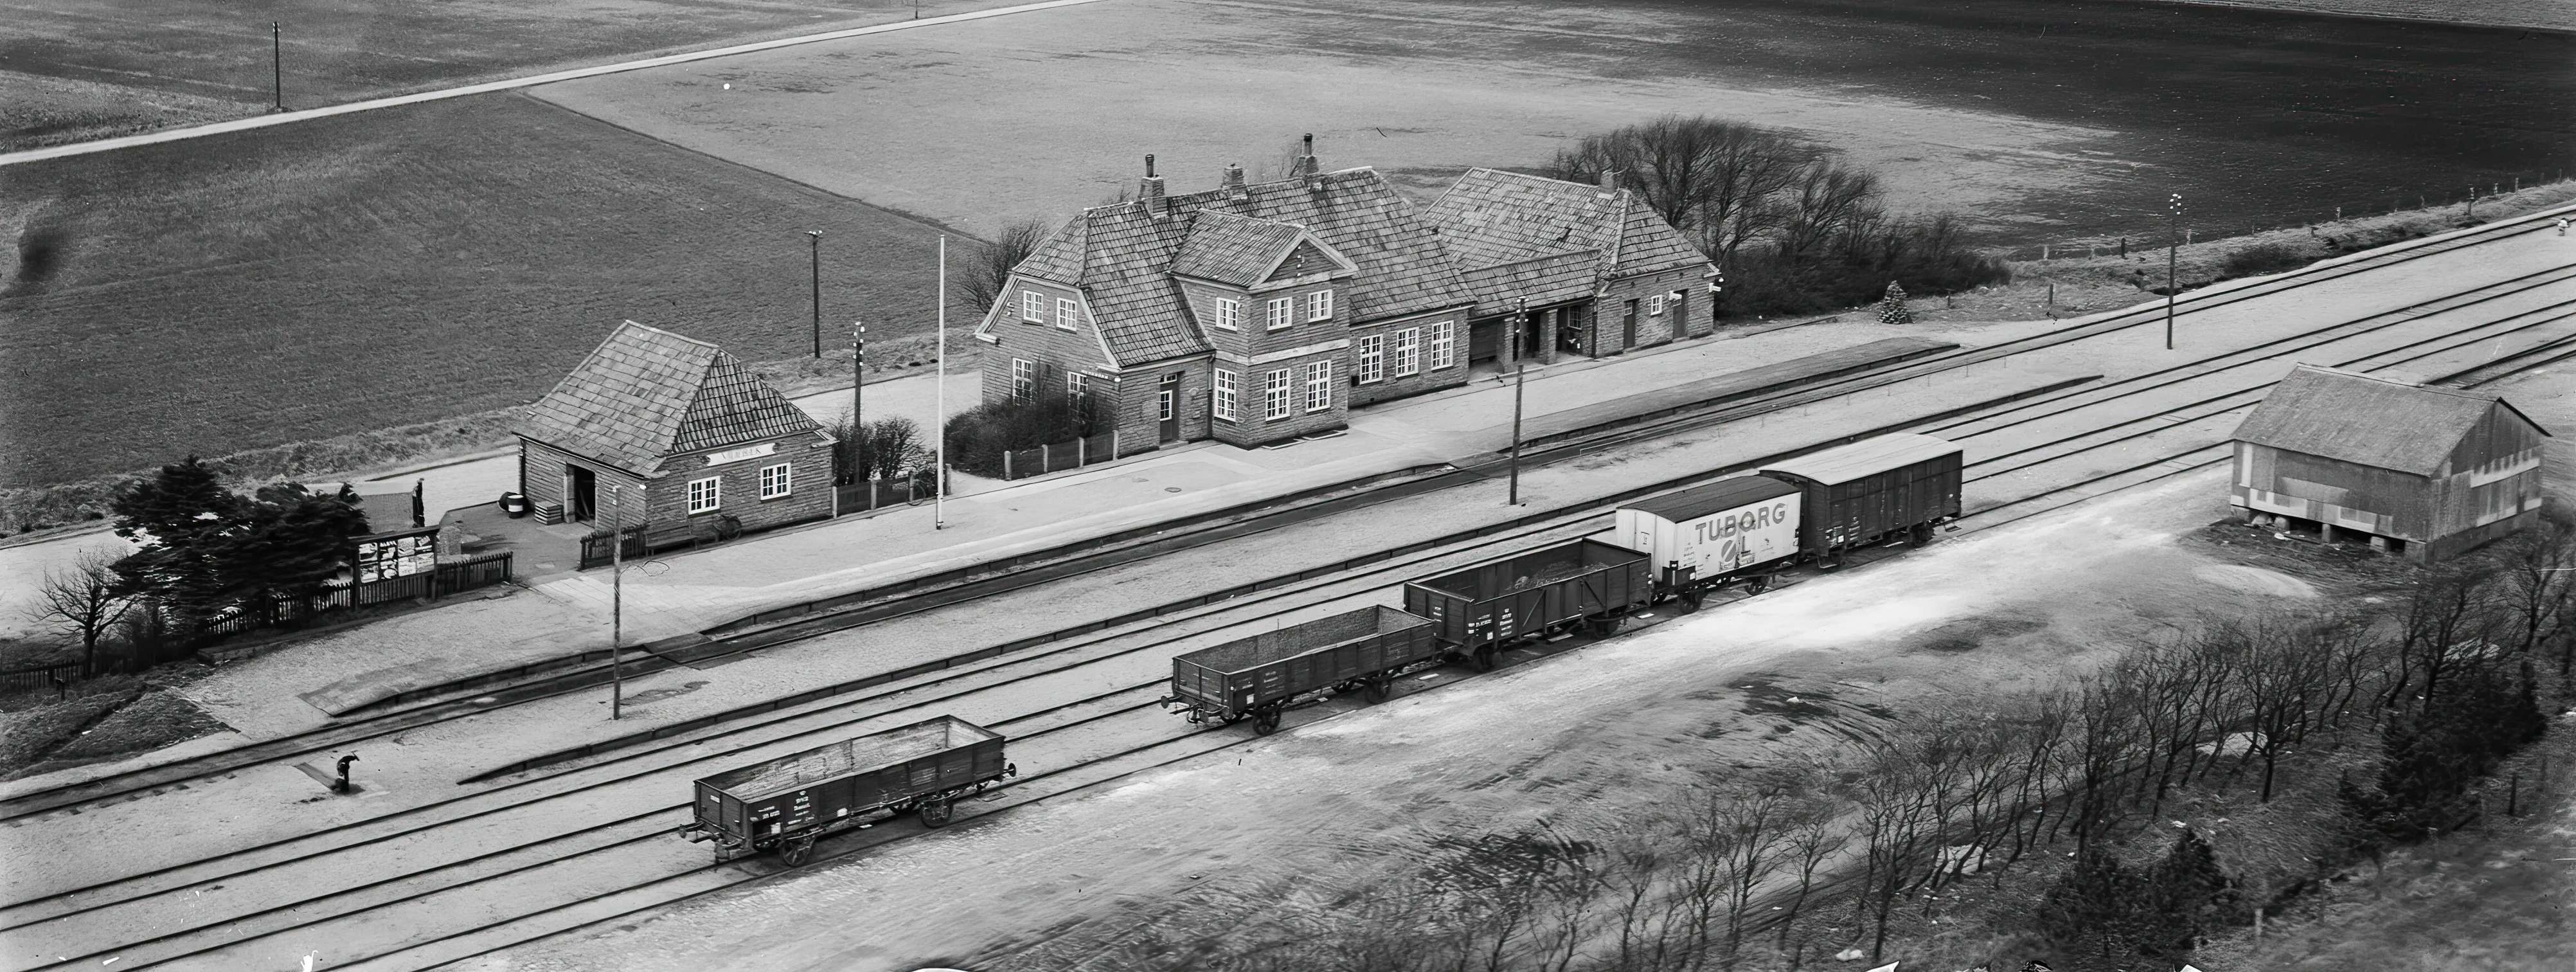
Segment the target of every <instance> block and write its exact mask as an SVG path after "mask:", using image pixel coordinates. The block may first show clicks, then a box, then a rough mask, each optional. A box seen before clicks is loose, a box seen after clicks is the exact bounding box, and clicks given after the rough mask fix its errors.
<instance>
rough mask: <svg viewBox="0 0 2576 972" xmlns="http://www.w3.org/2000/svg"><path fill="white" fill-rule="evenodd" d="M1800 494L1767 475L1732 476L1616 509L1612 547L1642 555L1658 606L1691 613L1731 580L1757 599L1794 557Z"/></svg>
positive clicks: (1800, 502)
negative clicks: (1667, 602)
mask: <svg viewBox="0 0 2576 972" xmlns="http://www.w3.org/2000/svg"><path fill="white" fill-rule="evenodd" d="M1803 499H1804V491H1803V490H1800V489H1799V488H1798V487H1797V486H1794V485H1791V484H1789V483H1787V482H1784V481H1781V480H1777V479H1772V478H1770V477H1767V476H1735V477H1731V478H1728V479H1721V480H1718V481H1716V482H1713V483H1708V484H1705V485H1700V486H1693V487H1691V488H1689V489H1685V490H1682V491H1681V492H1678V493H1672V494H1669V495H1665V496H1658V497H1655V498H1654V499H1650V500H1646V501H1644V502H1641V503H1638V504H1636V505H1634V506H1625V507H1621V508H1620V509H1619V512H1618V513H1617V515H1616V517H1615V525H1614V526H1613V527H1612V528H1611V533H1610V539H1611V541H1612V542H1614V543H1617V544H1618V545H1620V546H1623V547H1626V548H1628V549H1630V550H1634V551H1637V552H1638V553H1642V554H1645V555H1646V558H1647V564H1648V566H1649V567H1651V568H1652V569H1653V570H1654V585H1655V593H1654V597H1655V600H1657V601H1662V600H1664V599H1665V598H1670V597H1679V598H1681V599H1682V602H1683V603H1684V604H1687V605H1689V609H1690V610H1698V608H1699V604H1700V599H1701V598H1702V597H1704V596H1705V595H1707V594H1708V592H1710V591H1714V590H1717V589H1719V588H1722V587H1725V586H1727V585H1729V584H1732V583H1735V582H1737V581H1739V580H1740V581H1742V582H1744V585H1745V587H1746V588H1748V589H1750V590H1751V591H1752V592H1753V593H1756V594H1759V593H1762V592H1763V591H1764V590H1766V589H1768V588H1769V587H1770V586H1771V575H1772V574H1773V573H1774V572H1776V571H1778V570H1779V569H1780V568H1782V567H1785V566H1787V565H1788V564H1789V563H1791V562H1792V561H1794V560H1795V559H1796V558H1797V556H1798V511H1799V507H1800V506H1801V504H1802V501H1803Z"/></svg>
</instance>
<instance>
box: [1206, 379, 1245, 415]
mask: <svg viewBox="0 0 2576 972" xmlns="http://www.w3.org/2000/svg"><path fill="white" fill-rule="evenodd" d="M1215 389H1216V391H1215V393H1214V394H1212V395H1211V396H1210V397H1209V408H1208V410H1209V411H1211V412H1213V413H1215V415H1216V417H1218V418H1221V419H1224V420H1226V421H1228V422H1232V421H1234V415H1235V412H1234V402H1235V398H1236V396H1238V395H1241V394H1242V393H1243V378H1242V377H1241V376H1239V375H1236V374H1235V373H1234V372H1231V371H1227V370H1225V369H1223V368H1218V369H1217V370H1216V385H1215Z"/></svg>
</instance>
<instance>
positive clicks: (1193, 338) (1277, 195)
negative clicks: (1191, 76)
mask: <svg viewBox="0 0 2576 972" xmlns="http://www.w3.org/2000/svg"><path fill="white" fill-rule="evenodd" d="M1310 182H1311V183H1312V185H1313V188H1309V184H1310ZM1164 204H1165V205H1166V206H1168V207H1170V211H1171V214H1172V215H1171V217H1170V218H1165V219H1159V220H1158V219H1153V218H1150V217H1149V216H1147V215H1146V213H1145V205H1144V203H1143V202H1141V201H1131V202H1123V203H1116V204H1113V205H1108V206H1095V207H1092V208H1090V209H1086V210H1083V211H1082V214H1081V215H1079V216H1076V217H1074V218H1073V220H1072V221H1071V222H1069V223H1067V224H1066V225H1065V226H1064V227H1062V228H1060V229H1058V230H1056V232H1055V233H1053V234H1051V235H1049V236H1048V237H1047V239H1046V240H1045V241H1044V242H1042V243H1040V244H1039V245H1038V247H1037V249H1036V250H1035V251H1033V252H1032V253H1030V255H1029V257H1028V259H1026V260H1023V261H1021V263H1020V265H1019V266H1018V267H1016V268H1015V272H1018V273H1023V274H1028V275H1030V276H1034V277H1038V278H1041V279H1045V280H1052V281H1055V282H1057V283H1063V284H1068V285H1072V286H1075V287H1080V288H1082V290H1083V292H1084V294H1085V295H1086V297H1087V298H1088V299H1089V302H1090V305H1091V312H1092V316H1093V318H1094V320H1095V322H1096V323H1097V324H1098V326H1099V328H1100V332H1101V336H1102V337H1103V338H1104V340H1105V341H1106V343H1107V344H1108V345H1109V352H1110V355H1111V356H1112V357H1113V358H1115V359H1116V360H1117V362H1118V363H1119V364H1120V365H1121V366H1133V365H1139V364H1145V363H1149V362H1154V361H1161V360H1165V359H1168V358H1173V357H1179V356H1182V355H1187V354H1194V353H1198V352H1203V351H1206V350H1207V349H1208V344H1207V341H1206V339H1205V337H1204V336H1203V335H1202V334H1201V333H1200V332H1199V330H1198V327H1197V324H1196V322H1195V321H1194V320H1193V319H1192V318H1191V317H1190V314H1189V309H1188V305H1187V304H1185V303H1184V302H1183V300H1182V298H1181V293H1180V288H1179V285H1178V284H1176V283H1175V282H1173V280H1172V279H1171V275H1172V274H1173V273H1175V272H1179V271H1178V270H1177V268H1176V264H1177V261H1178V260H1179V259H1180V255H1181V251H1182V249H1183V248H1184V245H1185V244H1186V243H1187V241H1188V239H1189V238H1190V237H1191V236H1192V235H1193V234H1192V232H1191V228H1192V227H1193V226H1196V225H1199V220H1198V219H1197V216H1198V214H1201V213H1207V214H1213V215H1219V216H1235V217H1243V218H1244V222H1247V223H1254V224H1261V223H1269V224H1288V225H1291V226H1294V227H1302V228H1303V229H1304V230H1305V231H1306V232H1308V233H1312V234H1313V235H1314V237H1315V238H1316V239H1319V240H1322V241H1323V243H1324V244H1325V245H1326V246H1329V247H1331V248H1332V249H1333V250H1334V252H1337V253H1339V254H1341V255H1342V257H1343V258H1345V259H1347V260H1349V261H1351V263H1352V265H1353V266H1355V267H1357V268H1358V272H1357V273H1356V274H1355V275H1353V276H1352V277H1351V278H1350V279H1349V280H1348V281H1346V282H1344V283H1342V284H1340V285H1338V286H1337V287H1335V288H1334V296H1335V298H1336V302H1337V303H1338V304H1339V305H1340V306H1341V308H1342V309H1343V310H1344V312H1345V313H1346V314H1347V315H1348V316H1349V318H1350V319H1351V320H1355V321H1364V320H1374V319H1377V318H1382V317H1390V316H1395V315H1400V314H1410V313H1416V312H1420V311H1428V310H1435V309H1438V308H1441V307H1452V306H1457V305H1460V304H1466V303H1469V302H1471V301H1472V300H1473V299H1474V298H1473V297H1472V296H1471V295H1470V294H1469V292H1468V290H1467V287H1466V284H1465V282H1464V281H1463V280H1461V279H1460V278H1459V276H1458V271H1457V268H1456V267H1455V266H1454V265H1453V264H1452V263H1451V261H1450V260H1449V256H1448V252H1447V251H1446V250H1445V249H1444V248H1443V247H1442V243H1441V240H1440V237H1439V234H1437V233H1435V232H1433V230H1432V228H1431V224H1430V223H1429V222H1427V221H1425V220H1423V219H1422V218H1420V217H1419V216H1418V215H1417V214H1416V213H1415V212H1414V211H1413V208H1412V205H1411V204H1410V203H1407V202H1405V201H1404V197H1403V196H1401V195H1398V194H1397V193H1396V191H1395V187H1394V186H1392V185H1390V184H1388V183H1387V181H1386V180H1385V179H1384V178H1381V177H1380V176H1379V175H1378V174H1377V172H1376V170H1374V169H1367V168H1359V169H1346V170H1343V171H1340V172H1327V173H1323V174H1320V175H1316V176H1313V177H1310V178H1299V179H1283V180H1279V181H1276V182H1263V183H1255V184H1252V185H1248V186H1245V187H1243V189H1242V197H1241V198H1239V199H1238V198H1235V197H1234V196H1233V194H1231V193H1229V192H1227V191H1226V190H1224V189H1215V190H1210V191H1207V192H1199V193H1188V194H1184V195H1177V196H1168V197H1166V198H1165V200H1164ZM1219 223H1224V221H1222V220H1213V221H1211V222H1210V225H1218V224H1219ZM1224 225H1227V226H1229V227H1231V226H1232V225H1233V224H1231V223H1224ZM1227 232H1234V230H1232V229H1229V230H1227ZM1243 232H1244V233H1245V234H1246V235H1247V236H1249V235H1250V232H1251V231H1250V230H1248V229H1247V230H1244V231H1243ZM1263 232H1271V231H1268V230H1264V231H1263ZM1236 242H1245V245H1250V244H1249V243H1248V242H1246V241H1243V240H1237V241H1236ZM1212 249H1214V247H1213V246H1212ZM1273 255H1274V256H1275V253H1274V254H1273ZM1194 259H1195V258H1194ZM1210 259H1211V260H1213V259H1214V256H1213V255H1211V257H1210ZM1194 266H1195V265H1194ZM1193 275H1194V276H1197V275H1201V274H1195V273H1194V274H1193ZM1212 279H1223V278H1212Z"/></svg>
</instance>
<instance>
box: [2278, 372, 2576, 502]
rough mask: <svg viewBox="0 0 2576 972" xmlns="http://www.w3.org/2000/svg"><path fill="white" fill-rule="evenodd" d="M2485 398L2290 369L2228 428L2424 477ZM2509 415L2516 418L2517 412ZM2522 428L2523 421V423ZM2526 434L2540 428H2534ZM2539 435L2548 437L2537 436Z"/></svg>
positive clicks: (2481, 412)
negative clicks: (2240, 419)
mask: <svg viewBox="0 0 2576 972" xmlns="http://www.w3.org/2000/svg"><path fill="white" fill-rule="evenodd" d="M2498 404H2503V405H2504V407H2505V408H2508V409H2511V408H2513V405H2512V404H2510V403H2507V402H2505V401H2504V399H2503V397H2502V396H2499V395H2496V394H2493V393H2491V392H2479V391H2469V390H2466V389H2460V388H2436V387H2432V386H2428V385H2418V384H2414V383H2412V382H2404V381H2395V380H2391V379H2387V378H2374V377H2371V376H2369V375H2364V374H2359V373H2356V372H2350V371H2342V370H2339V369H2335V368H2321V367H2317V366H2315V365H2300V366H2298V367H2296V368H2292V369H2290V374H2289V376H2288V377H2285V378H2283V379H2281V381H2280V382H2279V383H2278V384H2275V385H2273V386H2272V390H2271V391H2270V392H2269V393H2267V394H2265V395H2264V396H2263V403H2262V404H2261V405H2257V406H2255V407H2254V412H2253V414H2250V415H2247V416H2245V421H2244V422H2241V423H2239V424H2238V425H2237V426H2236V439H2237V441H2240V442H2251V443H2254V444H2255V445H2263V446H2270V447H2272V448H2275V449H2287V450H2289V451H2291V452H2301V453H2306V454H2308V455H2312V456H2324V457H2326V458H2328V459H2340V460H2343V461H2345V462H2351V463H2358V464H2361V465H2364V466H2370V467H2373V468H2377V469H2393V470H2396V471H2398V472H2407V473H2413V474H2415V475H2418V476H2430V475H2433V474H2434V473H2436V472H2438V471H2440V470H2441V468H2442V462H2443V460H2445V459H2447V458H2449V457H2450V455H2451V450H2452V449H2454V448H2457V447H2458V446H2459V444H2460V440H2461V439H2462V438H2464V437H2466V436H2467V435H2468V434H2469V432H2470V431H2471V430H2472V429H2475V428H2476V427H2477V425H2478V422H2479V421H2480V420H2482V419H2484V418H2485V417H2486V414H2487V410H2488V409H2490V408H2494V407H2495V406H2497V405H2498ZM2514 414H2515V415H2517V416H2521V414H2522V413H2521V411H2520V410H2515V412H2514ZM2523 420H2524V421H2526V422H2528V421H2530V418H2529V417H2528V416H2523ZM2532 427H2533V428H2540V424H2539V423H2537V422H2533V423H2532ZM2541 434H2543V435H2547V434H2549V430H2547V429H2541Z"/></svg>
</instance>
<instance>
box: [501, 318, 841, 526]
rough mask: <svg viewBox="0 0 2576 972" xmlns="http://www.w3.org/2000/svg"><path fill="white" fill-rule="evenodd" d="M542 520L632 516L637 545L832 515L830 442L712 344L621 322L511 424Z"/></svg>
mask: <svg viewBox="0 0 2576 972" xmlns="http://www.w3.org/2000/svg"><path fill="white" fill-rule="evenodd" d="M511 432H512V433H513V434H516V435H517V436H518V437H519V491H520V492H522V493H525V494H527V496H528V500H529V502H530V503H531V504H533V505H535V506H536V507H537V509H538V510H539V515H540V516H541V517H543V518H545V519H546V520H547V521H548V522H563V521H580V522H590V523H597V524H599V525H600V526H603V527H605V526H609V525H610V524H611V523H612V522H614V523H620V524H623V525H625V526H630V527H631V526H635V525H637V524H642V525H643V526H644V527H645V530H646V537H647V539H648V542H649V541H650V540H651V539H653V538H655V537H669V536H672V535H674V534H679V533H686V532H690V531H691V530H692V528H696V529H698V530H703V531H708V532H715V531H717V530H718V526H719V524H722V525H724V526H725V527H727V528H731V527H736V526H738V527H739V528H740V529H743V530H759V529H765V528H768V527H775V526H782V525H785V524H789V523H797V522H801V521H805V520H815V519H822V518H825V517H829V516H831V515H832V437H831V435H830V434H829V433H826V432H824V431H823V428H822V426H821V425H819V424H816V423H815V421H814V420H813V418H812V417H810V416H808V415H806V414H805V413H804V411H803V410H801V409H798V408H797V407H796V406H795V405H794V404H791V403H789V402H788V401H787V398H786V396H784V395H781V394H779V393H778V390H777V389H775V388H771V387H770V386H769V384H768V383H767V382H764V381H762V380H760V377H759V376H757V375H754V374H752V373H751V370H750V369H748V368H745V367H743V364H742V362H740V361H737V360H735V359H734V357H733V356H732V355H729V354H726V353H725V352H724V351H723V349H721V348H718V347H716V346H715V345H713V344H709V343H707V342H705V341H699V340H696V339H693V338H687V337H682V336H680V335H677V334H673V333H671V332H669V331H664V330H660V329H657V328H651V327H646V326H644V325H642V324H637V323H635V322H633V321H627V322H626V323H624V324H622V325H619V326H618V328H617V330H616V332H615V333H612V334H610V335H609V336H608V340H606V341H603V342H601V343H600V345H599V348H598V349H597V350H594V351H592V352H591V353H590V357H588V358H585V359H583V360H582V363H581V366H580V367H577V368H574V369H573V370H572V374H570V375H567V376H565V378H564V380H563V382H562V383H561V384H558V385H556V386H555V388H554V390H553V391H551V392H547V393H546V396H545V397H544V398H541V399H538V400H537V403H536V404H534V405H532V406H529V408H528V416H527V418H525V419H524V420H522V421H521V422H520V423H519V424H518V426H517V427H515V428H513V429H511Z"/></svg>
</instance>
